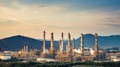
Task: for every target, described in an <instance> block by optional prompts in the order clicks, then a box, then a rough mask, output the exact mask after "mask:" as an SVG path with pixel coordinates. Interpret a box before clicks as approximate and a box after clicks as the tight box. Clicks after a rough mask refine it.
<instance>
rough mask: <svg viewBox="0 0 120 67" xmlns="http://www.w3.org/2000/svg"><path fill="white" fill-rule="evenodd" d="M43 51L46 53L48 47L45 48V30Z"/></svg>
mask: <svg viewBox="0 0 120 67" xmlns="http://www.w3.org/2000/svg"><path fill="white" fill-rule="evenodd" d="M43 53H46V48H45V31H44V32H43Z"/></svg>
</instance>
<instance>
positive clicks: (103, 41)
mask: <svg viewBox="0 0 120 67" xmlns="http://www.w3.org/2000/svg"><path fill="white" fill-rule="evenodd" d="M79 43H80V38H77V39H76V47H78V46H80V45H79ZM94 44H95V41H94V35H93V34H85V35H84V45H85V46H87V47H91V48H93V46H94ZM98 44H99V46H100V47H102V48H111V47H120V35H111V36H98Z"/></svg>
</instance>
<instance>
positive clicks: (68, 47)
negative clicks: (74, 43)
mask: <svg viewBox="0 0 120 67" xmlns="http://www.w3.org/2000/svg"><path fill="white" fill-rule="evenodd" d="M70 42H71V35H70V33H68V46H67V50H68V53H69V52H70V49H71V45H70Z"/></svg>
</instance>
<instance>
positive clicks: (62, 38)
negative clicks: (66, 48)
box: [61, 32, 64, 53]
mask: <svg viewBox="0 0 120 67" xmlns="http://www.w3.org/2000/svg"><path fill="white" fill-rule="evenodd" d="M61 36H62V40H61V51H62V53H63V40H64V39H63V37H64V35H63V32H62V35H61Z"/></svg>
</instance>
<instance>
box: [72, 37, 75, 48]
mask: <svg viewBox="0 0 120 67" xmlns="http://www.w3.org/2000/svg"><path fill="white" fill-rule="evenodd" d="M74 48H75V38H73V40H72V49H74Z"/></svg>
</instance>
